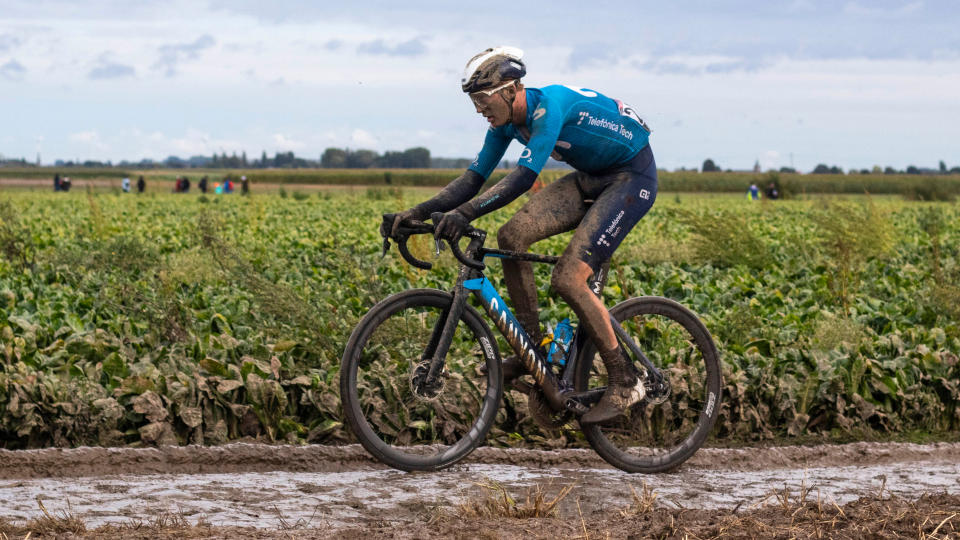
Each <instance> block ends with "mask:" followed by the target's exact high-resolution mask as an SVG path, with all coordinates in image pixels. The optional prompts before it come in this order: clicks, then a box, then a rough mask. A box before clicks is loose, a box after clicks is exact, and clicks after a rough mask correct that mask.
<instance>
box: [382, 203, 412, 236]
mask: <svg viewBox="0 0 960 540" xmlns="http://www.w3.org/2000/svg"><path fill="white" fill-rule="evenodd" d="M389 215H390V214H384V215H383V217H384V219H383V223H381V224H380V236H382V237H384V238H387V237H389V238H396V236H397V229H398V228H399V227H400V225H401V224H403V222H405V221H410V220H419V219H422V218H421V217H420V216H419V215H418V214H417V213H416V212H415V211H414V210H413V208H411V209H409V210H404V211H403V212H398V213H396V214H393V221H392V222H391V221H390V220H389V219H388V216H389Z"/></svg>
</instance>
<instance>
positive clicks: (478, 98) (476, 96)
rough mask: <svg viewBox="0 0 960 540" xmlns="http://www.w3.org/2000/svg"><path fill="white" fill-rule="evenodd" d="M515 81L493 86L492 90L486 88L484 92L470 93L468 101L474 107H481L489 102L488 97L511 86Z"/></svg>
mask: <svg viewBox="0 0 960 540" xmlns="http://www.w3.org/2000/svg"><path fill="white" fill-rule="evenodd" d="M514 82H516V81H512V80H511V81H507V82H505V83H503V84H501V85H500V86H495V87H493V88H488V89H486V90H477V91H476V92H470V94H469V95H470V101H472V102H473V104H474V105H482V104H484V103H486V102H487V101H489V100H490V96H492V95H494V94H496V93H497V92H499V91H501V90H503V89H504V88H506V87H508V86H510V85H512V84H513V83H514Z"/></svg>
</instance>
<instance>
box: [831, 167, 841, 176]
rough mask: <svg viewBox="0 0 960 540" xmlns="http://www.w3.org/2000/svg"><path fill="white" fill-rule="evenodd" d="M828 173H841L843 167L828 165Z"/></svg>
mask: <svg viewBox="0 0 960 540" xmlns="http://www.w3.org/2000/svg"><path fill="white" fill-rule="evenodd" d="M830 174H843V169H841V168H840V167H837V166H836V165H834V166H833V167H830Z"/></svg>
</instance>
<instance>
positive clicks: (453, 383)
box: [340, 289, 503, 471]
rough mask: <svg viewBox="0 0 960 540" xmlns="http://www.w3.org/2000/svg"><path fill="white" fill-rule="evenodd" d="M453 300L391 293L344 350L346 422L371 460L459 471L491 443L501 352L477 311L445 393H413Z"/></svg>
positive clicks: (453, 353) (463, 326) (450, 365)
mask: <svg viewBox="0 0 960 540" xmlns="http://www.w3.org/2000/svg"><path fill="white" fill-rule="evenodd" d="M452 301H453V296H452V295H451V294H450V293H447V292H444V291H440V290H436V289H413V290H409V291H404V292H401V293H397V294H394V295H391V296H389V297H388V298H386V299H384V300H383V301H381V302H380V303H378V304H377V305H376V306H374V307H373V308H372V309H371V310H370V311H369V312H367V314H366V315H365V316H364V317H363V319H362V320H361V321H360V323H359V324H358V325H357V327H356V328H355V329H354V331H353V333H352V334H351V336H350V340H349V341H348V342H347V346H346V348H345V349H344V352H343V357H342V359H341V364H340V365H341V367H340V396H341V401H342V404H343V412H344V416H345V417H346V420H347V423H348V424H349V426H350V428H351V430H352V431H353V433H354V434H355V435H356V436H357V439H359V441H360V444H362V445H363V447H364V448H365V449H366V450H367V451H368V452H370V454H371V455H373V456H374V457H375V458H377V459H378V460H380V461H381V462H383V463H385V464H387V465H389V466H391V467H394V468H396V469H400V470H404V471H436V470H440V469H443V468H445V467H449V466H450V465H453V464H454V463H456V462H457V461H459V460H461V459H463V458H464V457H466V456H467V455H468V454H469V453H470V452H472V451H473V450H474V449H475V448H476V447H477V446H478V445H479V444H480V443H482V442H483V441H484V440H485V439H486V436H487V433H489V431H490V428H491V427H492V426H493V423H494V420H495V418H496V414H497V410H498V408H499V406H500V400H501V398H502V396H503V381H502V374H501V368H500V354H499V351H498V350H497V346H496V343H497V342H496V340H495V339H494V336H493V334H491V332H490V329H489V327H488V326H487V325H486V323H485V322H484V320H483V319H482V318H481V317H480V315H479V313H478V312H477V310H476V309H474V308H473V307H471V306H470V305H465V306H464V310H463V314H462V315H461V317H460V322H459V324H458V325H457V328H456V332H455V335H454V338H453V342H452V343H451V347H450V352H448V354H447V357H446V364H445V368H444V375H443V381H444V382H443V385H442V388H441V389H440V390H439V392H438V394H437V395H436V396H433V395H431V396H429V397H424V396H419V395H417V394H416V392H414V390H413V383H412V382H411V380H412V378H413V377H414V376H415V370H416V366H418V365H422V363H423V361H422V359H421V356H422V354H423V352H424V350H425V347H426V343H427V342H429V339H430V336H431V334H432V332H433V328H434V327H435V326H436V322H437V320H442V318H445V316H443V315H442V314H443V313H446V312H447V311H448V310H449V308H450V305H451V303H452ZM481 366H485V370H484V369H481ZM397 379H406V380H404V381H401V380H397ZM438 439H439V440H440V442H439V443H438V444H437V443H435V441H437V440H438Z"/></svg>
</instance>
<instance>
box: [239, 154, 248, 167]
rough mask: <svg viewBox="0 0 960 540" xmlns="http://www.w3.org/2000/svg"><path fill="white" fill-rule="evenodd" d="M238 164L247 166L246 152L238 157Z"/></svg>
mask: <svg viewBox="0 0 960 540" xmlns="http://www.w3.org/2000/svg"><path fill="white" fill-rule="evenodd" d="M240 163H241V164H242V165H243V166H244V167H246V166H247V151H246V150H244V151H243V155H242V156H241V157H240Z"/></svg>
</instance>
